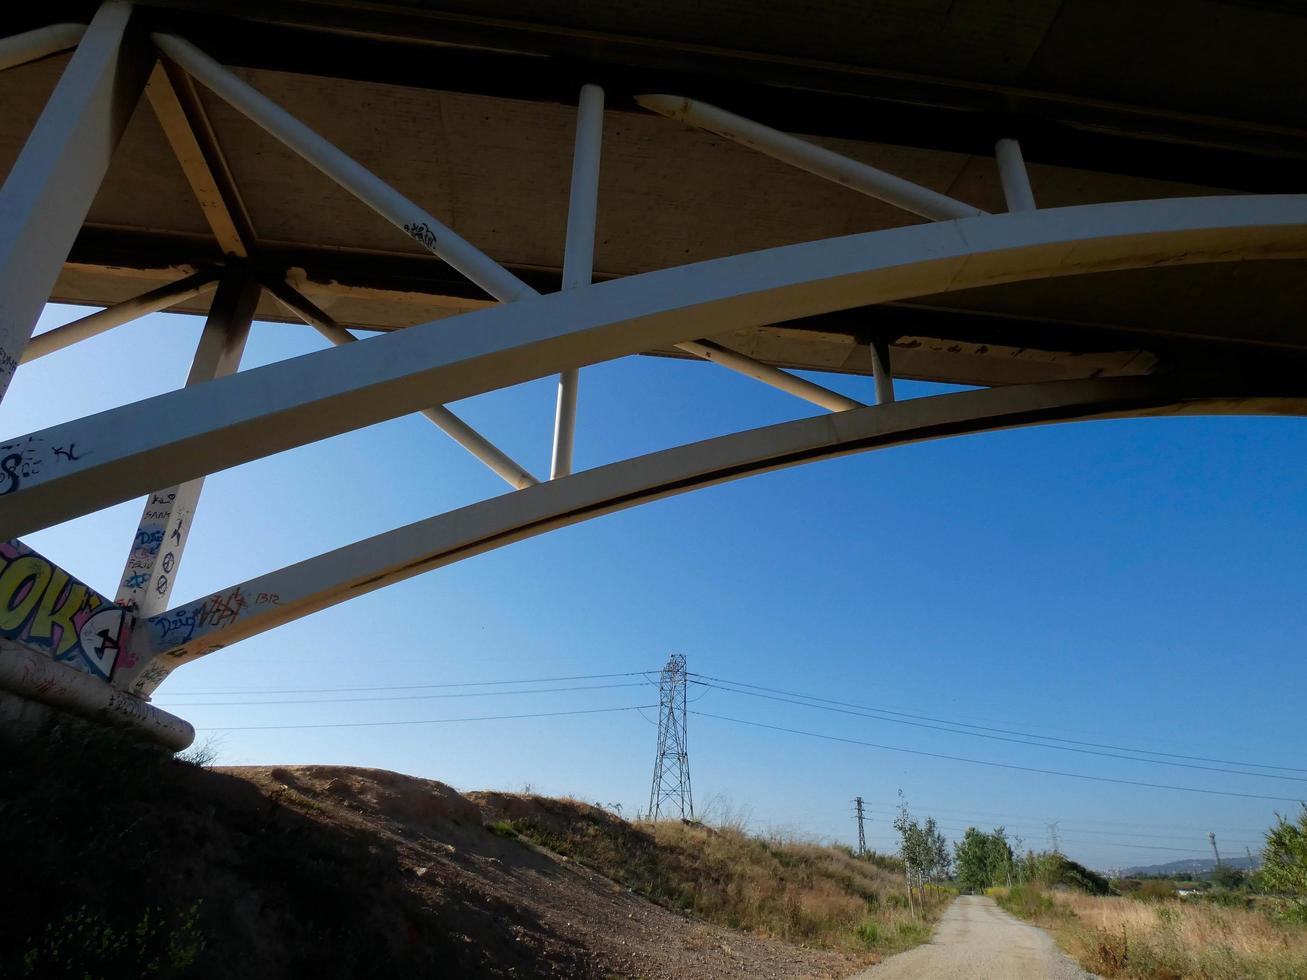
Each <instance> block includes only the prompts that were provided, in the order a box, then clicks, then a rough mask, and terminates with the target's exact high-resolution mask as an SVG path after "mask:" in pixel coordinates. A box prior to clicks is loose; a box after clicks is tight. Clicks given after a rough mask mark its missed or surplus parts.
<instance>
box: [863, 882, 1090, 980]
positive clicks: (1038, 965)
mask: <svg viewBox="0 0 1307 980" xmlns="http://www.w3.org/2000/svg"><path fill="white" fill-rule="evenodd" d="M1092 978H1093V974H1091V973H1086V972H1085V971H1084V970H1082V969H1081V968H1080V967H1079V966H1077V965H1076V964H1075V963H1073V962H1072V961H1071V959H1070V958H1068V957H1067V956H1066V954H1065V953H1063V952H1062V951H1061V950H1059V949H1058V948H1057V944H1056V943H1054V942H1053V939H1052V937H1051V936H1049V935H1048V933H1046V932H1044V930H1043V929H1038V928H1036V927H1035V926H1032V925H1029V924H1027V923H1025V922H1022V921H1021V920H1020V919H1016V918H1013V917H1012V916H1010V915H1008V914H1007V913H1006V912H1004V911H1003V910H1002V909H1000V908H999V907H998V906H997V905H996V904H995V903H994V900H993V899H992V898H987V897H985V896H983V895H963V896H962V897H960V898H959V899H958V900H957V901H956V902H954V903H953V904H952V905H951V906H950V907H949V909H948V911H947V912H945V913H944V917H943V918H942V919H940V922H939V928H938V929H936V930H935V935H934V936H933V937H932V938H931V941H930V942H929V943H927V944H926V945H924V946H918V947H917V948H916V949H911V950H908V952H906V953H901V954H900V955H898V956H894V957H891V958H890V959H888V960H886V961H885V962H884V963H880V964H878V965H876V966H874V967H872V968H871V969H869V970H864V971H863V972H861V973H859V974H857V975H856V976H854V977H851V978H850V980H1092Z"/></svg>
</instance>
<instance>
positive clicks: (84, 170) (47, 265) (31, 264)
mask: <svg viewBox="0 0 1307 980" xmlns="http://www.w3.org/2000/svg"><path fill="white" fill-rule="evenodd" d="M131 13H132V8H131V6H130V5H129V4H126V3H119V2H109V3H105V4H102V5H101V7H100V9H99V10H98V11H97V12H96V14H95V17H94V19H92V21H91V25H90V27H88V28H87V30H86V34H85V35H84V36H83V38H82V41H81V43H80V44H79V45H78V46H77V51H76V52H75V53H74V54H73V57H72V58H71V59H70V60H69V62H68V67H67V68H65V69H64V72H63V75H62V77H60V79H59V83H58V84H57V85H56V86H55V89H54V92H53V93H52V94H51V96H50V101H49V102H47V103H46V106H45V109H44V110H43V111H42V113H41V117H40V118H39V119H38V120H37V122H36V126H35V127H34V128H33V130H32V133H31V135H30V136H29V137H28V139H27V142H26V143H25V144H24V146H23V149H22V152H21V153H19V155H18V159H17V160H16V161H15V162H14V165H13V168H12V169H11V170H10V171H9V176H8V177H6V178H5V182H4V186H3V188H0V398H3V397H4V393H5V391H6V390H8V388H9V381H10V379H11V378H12V377H13V374H14V370H15V369H16V368H17V367H18V362H19V361H20V360H21V359H22V356H23V351H24V349H25V348H26V347H27V341H28V338H30V337H31V336H32V329H33V328H34V327H35V326H36V321H37V318H38V317H39V316H40V315H41V309H42V307H44V305H45V303H46V300H48V299H49V297H50V291H51V289H53V288H54V284H55V280H56V279H57V278H58V276H59V272H60V270H61V269H62V267H63V263H64V259H65V258H66V257H67V255H68V251H69V249H71V248H72V244H73V240H74V239H75V238H76V237H77V232H78V230H79V229H80V228H81V227H82V221H83V220H84V219H85V218H86V212H87V211H88V210H89V209H90V207H91V201H92V199H93V198H94V197H95V193H96V191H97V190H98V189H99V187H100V181H101V180H102V179H103V177H104V173H105V171H106V170H107V169H108V167H109V158H110V156H111V155H112V153H113V151H114V147H116V146H117V145H118V140H119V138H120V137H121V136H122V133H123V129H124V128H125V127H126V125H127V120H128V118H129V117H130V116H131V113H132V108H133V107H134V106H135V105H136V103H137V101H138V100H139V99H140V95H141V88H142V87H143V86H144V84H145V75H146V71H147V67H148V65H147V60H148V58H147V54H146V52H145V50H144V48H142V47H140V46H138V45H137V44H134V43H132V39H131V38H129V37H127V31H128V21H129V20H130V18H131Z"/></svg>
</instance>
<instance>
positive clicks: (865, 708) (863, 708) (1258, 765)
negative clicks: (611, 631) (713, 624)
mask: <svg viewBox="0 0 1307 980" xmlns="http://www.w3.org/2000/svg"><path fill="white" fill-rule="evenodd" d="M691 676H692V677H696V678H702V679H701V680H695V681H693V682H692V683H695V684H702V685H704V686H705V687H715V686H716V685H714V684H710V683H708V682H709V681H716V682H717V683H718V684H729V685H732V687H736V688H751V689H752V691H767V692H769V693H770V694H777V695H786V696H788V697H792V698H802V699H804V701H815V702H820V703H819V704H810V705H807V707H812V708H820V707H821V705H822V704H828V705H838V706H840V707H842V708H854V709H857V710H858V711H860V712H879V713H880V714H885V715H898V716H899V717H901V718H916V719H919V720H921V721H929V722H938V723H940V724H943V725H955V726H957V727H958V728H975V729H977V730H978V731H982V732H997V733H999V734H1002V735H1017V736H1021V737H1024V738H1032V739H1040V740H1042V741H1045V742H1064V743H1066V744H1068V745H1085V746H1090V747H1092V748H1097V749H1115V750H1117V751H1119V752H1133V753H1135V754H1136V755H1160V756H1164V757H1166V758H1171V759H1189V760H1191V761H1195V762H1218V763H1222V764H1225V765H1231V766H1252V767H1253V768H1255V769H1279V770H1281V771H1284V772H1301V773H1307V769H1298V768H1295V767H1293V766H1275V765H1269V764H1267V763H1262V762H1241V761H1239V760H1232V759H1215V758H1209V757H1207V756H1201V755H1183V754H1181V753H1177V752H1155V751H1153V750H1152V749H1135V748H1130V747H1129V746H1122V745H1111V744H1106V743H1102V742H1085V741H1079V740H1077V739H1071V738H1057V737H1056V736H1053V735H1037V734H1034V733H1032V732H1021V731H1013V730H1010V729H1006V728H994V727H991V726H987V725H973V724H970V723H968V722H962V721H952V720H950V719H947V718H932V717H931V716H929V715H916V714H910V713H908V712H905V711H893V710H891V709H889V708H878V707H876V706H874V705H865V704H853V703H851V702H848V701H836V700H833V699H831V698H822V697H817V696H816V695H812V694H798V693H796V692H794V691H784V690H780V689H779V688H774V687H763V686H762V685H759V684H747V683H745V682H744V681H733V680H728V679H725V678H721V677H709V676H708V675H706V674H691ZM718 690H730V689H729V688H718ZM752 691H731V693H734V694H750V695H751V696H753V697H764V695H762V694H753V693H752ZM791 703H794V704H800V703H802V702H797V701H796V702H791ZM823 710H834V709H823ZM844 713H845V714H848V713H851V712H844ZM867 717H874V716H871V715H868V716H867ZM878 720H880V721H889V722H894V723H895V724H905V725H906V724H913V723H912V722H903V721H896V719H894V718H879V719H878ZM916 727H919V728H931V727H933V726H931V725H917V726H916ZM938 730H940V731H953V730H952V729H938ZM953 734H956V735H971V734H974V733H972V732H960V731H953ZM977 737H980V738H996V737H997V736H988V735H978V736H977ZM999 741H1013V740H1012V739H999ZM1022 744H1035V743H1029V742H1027V743H1022ZM1040 747H1041V748H1049V749H1052V748H1059V746H1055V745H1044V746H1040ZM1066 751H1076V750H1073V749H1068V750H1066ZM1089 754H1100V753H1089ZM1115 758H1128V757H1126V756H1116V757H1115ZM1132 761H1135V762H1151V761H1154V760H1151V759H1132ZM1158 764H1159V765H1160V764H1162V763H1158ZM1172 764H1174V765H1179V763H1172ZM1192 768H1206V767H1192ZM1216 771H1218V772H1234V771H1235V770H1224V769H1222V770H1216ZM1245 775H1250V776H1259V775H1262V774H1261V773H1246V774H1245ZM1268 778H1272V779H1296V778H1299V777H1294V776H1270V777H1268ZM1303 781H1307V780H1303Z"/></svg>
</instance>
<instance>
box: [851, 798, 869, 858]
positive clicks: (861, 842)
mask: <svg viewBox="0 0 1307 980" xmlns="http://www.w3.org/2000/svg"><path fill="white" fill-rule="evenodd" d="M853 805H854V811H853V812H854V813H856V814H857V815H858V857H866V856H867V832H866V830H864V829H863V826H862V820H863V811H862V797H861V796H857V797H854V799H853Z"/></svg>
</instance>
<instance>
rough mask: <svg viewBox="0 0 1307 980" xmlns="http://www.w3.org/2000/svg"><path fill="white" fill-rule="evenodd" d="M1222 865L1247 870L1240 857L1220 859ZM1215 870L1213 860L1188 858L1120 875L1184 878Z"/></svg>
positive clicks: (1124, 872) (1138, 868) (1146, 866)
mask: <svg viewBox="0 0 1307 980" xmlns="http://www.w3.org/2000/svg"><path fill="white" fill-rule="evenodd" d="M1221 863H1222V864H1228V865H1229V866H1230V867H1232V868H1239V869H1240V870H1243V871H1246V870H1248V867H1249V864H1248V858H1246V857H1244V856H1243V855H1240V856H1239V857H1233V856H1231V857H1229V858H1226V857H1222V858H1221ZM1257 864H1258V858H1256V857H1254V858H1253V865H1252V866H1253V867H1256V866H1257ZM1215 869H1216V860H1215V859H1214V858H1198V859H1194V858H1190V859H1188V860H1184V861H1170V862H1168V863H1166V864H1148V865H1141V866H1138V867H1134V868H1126V869H1124V870H1123V871H1122V872H1121V874H1122V875H1123V876H1125V877H1127V878H1129V877H1137V876H1139V875H1158V876H1163V877H1168V878H1177V877H1185V876H1190V875H1209V874H1211V873H1212V872H1213V871H1214V870H1215Z"/></svg>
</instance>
